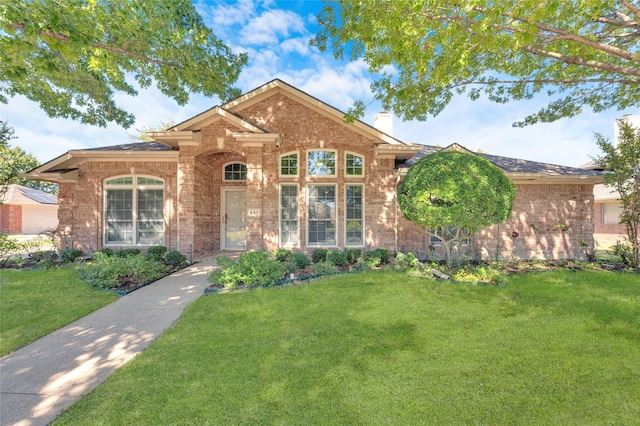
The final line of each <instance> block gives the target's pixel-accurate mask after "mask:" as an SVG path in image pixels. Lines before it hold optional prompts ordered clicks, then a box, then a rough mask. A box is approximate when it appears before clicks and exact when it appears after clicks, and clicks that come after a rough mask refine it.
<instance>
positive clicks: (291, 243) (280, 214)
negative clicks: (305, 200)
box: [278, 183, 300, 248]
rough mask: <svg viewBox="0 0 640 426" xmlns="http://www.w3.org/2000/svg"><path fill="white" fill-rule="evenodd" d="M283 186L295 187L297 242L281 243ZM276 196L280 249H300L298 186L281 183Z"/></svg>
mask: <svg viewBox="0 0 640 426" xmlns="http://www.w3.org/2000/svg"><path fill="white" fill-rule="evenodd" d="M285 186H289V187H295V191H296V228H297V229H298V241H297V242H289V241H286V242H283V238H282V188H283V187H285ZM279 189H280V190H279V194H278V229H279V240H278V241H279V242H280V247H287V248H298V247H300V185H298V184H297V183H283V184H280V188H279Z"/></svg>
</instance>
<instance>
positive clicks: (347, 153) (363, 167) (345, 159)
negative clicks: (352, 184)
mask: <svg viewBox="0 0 640 426" xmlns="http://www.w3.org/2000/svg"><path fill="white" fill-rule="evenodd" d="M348 155H353V156H356V157H360V158H361V159H362V173H361V174H359V175H350V174H348V173H347V167H348V165H347V156H348ZM364 170H365V160H364V155H362V154H359V153H357V152H352V151H345V153H344V177H347V178H362V177H364Z"/></svg>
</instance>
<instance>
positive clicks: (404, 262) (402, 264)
mask: <svg viewBox="0 0 640 426" xmlns="http://www.w3.org/2000/svg"><path fill="white" fill-rule="evenodd" d="M418 263H419V262H418V258H417V257H416V256H415V255H414V254H413V253H411V252H409V253H407V254H404V253H397V254H396V258H395V260H394V262H393V266H395V267H397V268H399V269H414V268H416V267H417V266H418Z"/></svg>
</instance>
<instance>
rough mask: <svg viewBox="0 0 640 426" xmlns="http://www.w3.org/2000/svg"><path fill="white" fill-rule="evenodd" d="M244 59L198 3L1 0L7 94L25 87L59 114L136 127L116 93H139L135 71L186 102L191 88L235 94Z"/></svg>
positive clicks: (0, 71) (1, 61)
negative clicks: (205, 20)
mask: <svg viewBox="0 0 640 426" xmlns="http://www.w3.org/2000/svg"><path fill="white" fill-rule="evenodd" d="M246 62H247V56H246V54H244V53H241V54H235V53H233V52H232V51H231V49H230V48H229V47H227V46H226V45H225V44H223V43H222V41H220V40H219V39H218V38H217V37H216V36H215V35H214V34H213V33H212V31H211V30H210V29H209V28H207V27H206V26H205V25H204V23H203V20H202V17H201V16H200V15H199V14H198V12H197V11H196V9H195V7H194V6H193V4H192V3H191V1H183V0H157V1H133V2H131V1H118V0H105V1H99V2H98V1H92V2H87V1H65V2H60V1H58V0H33V1H16V0H0V83H2V84H0V101H1V102H3V103H7V101H8V97H13V96H15V95H24V96H26V97H27V98H29V99H31V100H32V101H34V102H37V103H39V104H40V106H41V108H42V109H43V110H44V111H45V112H46V113H47V114H48V115H49V116H51V117H70V118H72V119H74V120H80V121H81V122H83V123H87V124H92V125H100V126H106V125H107V123H109V122H115V123H118V124H120V125H122V126H124V127H129V126H131V124H133V122H134V120H135V118H134V117H133V115H131V114H130V113H128V112H126V111H125V110H123V109H122V108H120V107H119V106H117V105H116V102H115V101H114V99H113V96H114V93H115V92H124V93H126V94H128V95H132V96H133V95H136V94H137V92H136V89H135V88H134V86H133V85H132V82H131V81H128V80H130V79H131V78H133V79H134V80H135V81H136V82H137V84H138V85H139V86H140V87H142V88H147V87H150V86H151V84H152V83H153V82H154V81H155V83H156V87H157V88H158V89H159V90H160V91H161V92H162V93H164V94H165V95H167V96H170V97H171V98H173V99H174V100H175V101H176V102H178V103H179V104H180V105H184V104H185V103H186V102H187V101H188V99H189V94H190V92H197V93H202V94H204V95H206V96H213V95H217V96H219V97H221V98H222V99H223V100H224V99H228V98H232V97H236V96H238V95H239V93H240V92H239V90H238V89H236V88H233V87H232V86H231V85H232V84H233V82H235V81H236V80H237V78H238V75H239V73H240V71H241V68H242V67H243V66H244V65H245V64H246Z"/></svg>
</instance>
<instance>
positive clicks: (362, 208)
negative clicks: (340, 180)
mask: <svg viewBox="0 0 640 426" xmlns="http://www.w3.org/2000/svg"><path fill="white" fill-rule="evenodd" d="M348 186H359V187H360V188H361V189H362V206H361V208H360V210H361V214H362V216H361V217H360V225H361V226H362V241H360V242H359V243H357V244H350V243H349V240H348V239H347V228H348V223H349V219H348V218H347V215H348V209H349V206H348V203H349V199H348V197H347V187H348ZM364 189H365V188H364V184H362V183H355V184H346V185H345V186H344V246H345V247H364V246H365V243H364V242H365V232H364V231H365V217H366V216H365V212H364V208H365V197H364ZM351 220H354V219H351Z"/></svg>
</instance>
